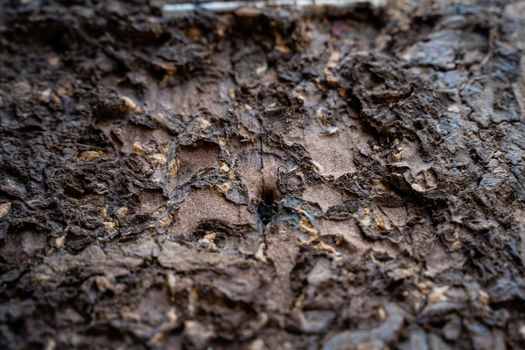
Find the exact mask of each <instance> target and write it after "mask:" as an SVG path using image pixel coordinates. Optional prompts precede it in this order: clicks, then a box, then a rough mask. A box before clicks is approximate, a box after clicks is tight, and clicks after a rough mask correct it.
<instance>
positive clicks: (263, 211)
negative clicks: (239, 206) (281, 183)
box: [257, 188, 277, 225]
mask: <svg viewBox="0 0 525 350" xmlns="http://www.w3.org/2000/svg"><path fill="white" fill-rule="evenodd" d="M276 197H277V196H276V193H275V191H274V190H273V189H271V188H265V189H263V191H262V193H261V200H260V201H259V203H258V204H257V217H258V218H259V220H261V222H262V223H263V224H264V225H268V223H269V222H270V221H272V216H273V214H274V213H275V212H276V211H277V202H276Z"/></svg>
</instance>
